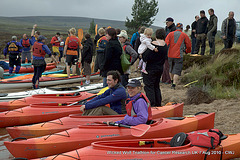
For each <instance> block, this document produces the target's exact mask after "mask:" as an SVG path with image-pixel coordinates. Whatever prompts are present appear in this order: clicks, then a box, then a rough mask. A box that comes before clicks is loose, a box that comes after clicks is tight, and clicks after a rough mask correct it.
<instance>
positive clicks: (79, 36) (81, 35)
mask: <svg viewBox="0 0 240 160" xmlns="http://www.w3.org/2000/svg"><path fill="white" fill-rule="evenodd" d="M78 38H79V40H80V42H82V39H83V30H82V29H78Z"/></svg>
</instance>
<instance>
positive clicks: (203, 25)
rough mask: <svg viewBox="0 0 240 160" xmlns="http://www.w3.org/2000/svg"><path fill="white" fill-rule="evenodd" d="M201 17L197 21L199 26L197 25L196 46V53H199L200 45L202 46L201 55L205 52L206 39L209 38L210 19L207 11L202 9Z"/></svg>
mask: <svg viewBox="0 0 240 160" xmlns="http://www.w3.org/2000/svg"><path fill="white" fill-rule="evenodd" d="M200 17H201V18H200V19H199V20H198V21H197V27H196V38H197V40H196V47H195V51H194V53H195V54H198V52H199V49H200V46H201V55H204V54H205V48H206V39H207V36H206V34H207V31H208V30H207V25H208V19H207V17H206V16H205V11H204V10H201V11H200Z"/></svg>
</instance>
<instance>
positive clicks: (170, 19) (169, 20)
mask: <svg viewBox="0 0 240 160" xmlns="http://www.w3.org/2000/svg"><path fill="white" fill-rule="evenodd" d="M173 21H174V20H173V18H171V17H168V18H167V19H166V21H165V23H166V22H173Z"/></svg>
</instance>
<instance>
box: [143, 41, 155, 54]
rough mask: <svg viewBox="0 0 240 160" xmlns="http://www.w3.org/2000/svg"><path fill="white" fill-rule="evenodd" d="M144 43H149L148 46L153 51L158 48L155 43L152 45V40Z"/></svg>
mask: <svg viewBox="0 0 240 160" xmlns="http://www.w3.org/2000/svg"><path fill="white" fill-rule="evenodd" d="M144 43H145V44H146V45H147V48H149V49H150V50H152V51H153V50H154V49H155V48H156V47H155V46H154V45H152V43H151V41H149V40H146V41H145V42H144Z"/></svg>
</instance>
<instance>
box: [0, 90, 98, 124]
mask: <svg viewBox="0 0 240 160" xmlns="http://www.w3.org/2000/svg"><path fill="white" fill-rule="evenodd" d="M93 95H95V94H91V93H87V92H81V96H80V97H79V98H78V100H77V101H80V100H83V99H86V98H88V97H91V96H93ZM79 113H81V112H80V105H72V106H67V105H63V104H61V103H59V104H56V103H49V104H47V103H46V104H33V105H31V106H27V107H24V108H20V109H16V110H12V111H7V112H2V113H0V128H1V127H7V126H16V125H26V124H33V123H40V122H46V121H51V120H54V119H57V118H61V117H65V116H68V115H70V114H79Z"/></svg>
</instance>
